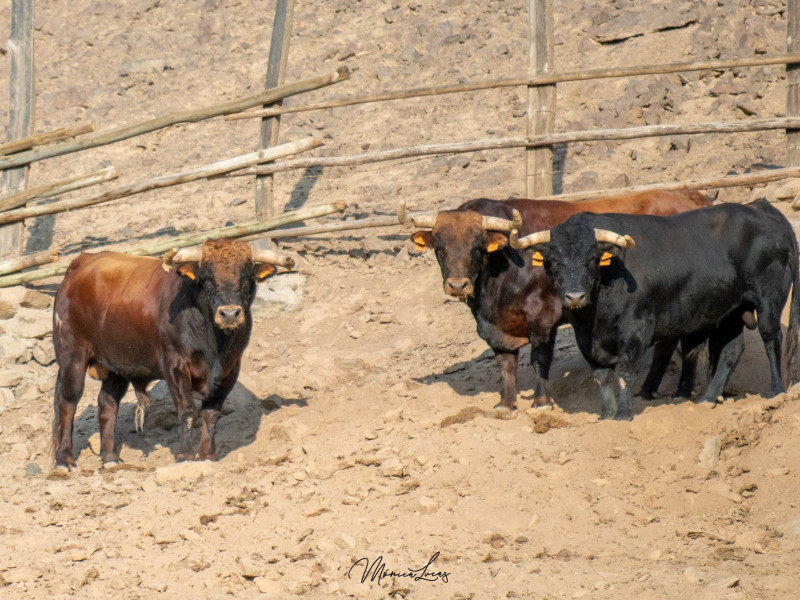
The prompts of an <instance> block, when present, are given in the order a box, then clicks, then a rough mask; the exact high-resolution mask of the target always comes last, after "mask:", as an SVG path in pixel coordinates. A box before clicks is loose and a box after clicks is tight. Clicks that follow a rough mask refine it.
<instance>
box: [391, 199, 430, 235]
mask: <svg viewBox="0 0 800 600" xmlns="http://www.w3.org/2000/svg"><path fill="white" fill-rule="evenodd" d="M438 214H439V213H435V212H432V213H423V214H421V215H416V216H414V217H409V216H408V215H407V214H406V201H405V200H400V202H398V203H397V220H398V221H400V223H401V224H403V225H406V226H408V225H413V226H414V227H425V228H427V229H433V226H434V225H436V216H437V215H438Z"/></svg>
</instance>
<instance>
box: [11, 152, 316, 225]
mask: <svg viewBox="0 0 800 600" xmlns="http://www.w3.org/2000/svg"><path fill="white" fill-rule="evenodd" d="M321 145H322V141H321V140H316V139H314V138H306V139H304V140H299V141H296V142H288V143H286V144H281V145H280V146H274V147H272V148H268V149H266V150H259V151H258V152H251V153H250V154H243V155H242V156H237V157H235V158H229V159H226V160H222V161H219V162H216V163H211V164H208V165H203V166H201V167H196V168H194V169H190V170H188V171H183V172H182V173H173V174H170V175H162V176H160V177H155V178H153V179H145V180H143V181H139V182H137V183H133V184H131V185H126V186H122V187H118V188H115V189H113V190H109V191H108V192H106V193H104V194H101V195H100V196H95V197H92V198H77V199H73V200H64V201H62V202H53V203H52V204H45V205H43V206H29V207H27V208H18V209H16V210H9V211H6V212H3V213H0V225H3V224H6V223H15V222H17V221H22V220H23V219H30V218H32V217H40V216H42V215H51V214H56V213H60V212H64V211H68V210H75V209H78V208H85V207H87V206H94V205H95V204H101V203H103V202H109V201H111V200H116V199H118V198H123V197H126V196H132V195H134V194H141V193H142V192H147V191H149V190H154V189H158V188H164V187H169V186H172V185H178V184H181V183H188V182H190V181H196V180H198V179H206V178H208V177H210V176H212V175H219V174H221V173H227V172H228V171H234V170H236V169H242V168H244V167H247V166H250V165H255V164H258V163H260V162H264V160H271V159H274V158H280V157H282V156H289V155H291V154H297V153H298V152H303V151H304V150H310V149H311V148H316V147H318V146H321Z"/></svg>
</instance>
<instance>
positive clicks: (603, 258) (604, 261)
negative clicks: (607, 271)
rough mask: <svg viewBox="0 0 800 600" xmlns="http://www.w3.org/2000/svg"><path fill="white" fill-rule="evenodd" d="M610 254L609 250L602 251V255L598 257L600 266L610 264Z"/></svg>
mask: <svg viewBox="0 0 800 600" xmlns="http://www.w3.org/2000/svg"><path fill="white" fill-rule="evenodd" d="M612 256H613V255H612V254H611V253H610V252H603V256H601V257H600V266H601V267H607V266H608V265H610V264H611V258H612Z"/></svg>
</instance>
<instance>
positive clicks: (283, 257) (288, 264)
mask: <svg viewBox="0 0 800 600" xmlns="http://www.w3.org/2000/svg"><path fill="white" fill-rule="evenodd" d="M250 251H251V252H252V253H253V262H259V263H269V264H271V265H278V266H279V267H285V268H287V269H293V268H294V259H293V258H292V257H291V256H289V255H288V254H284V253H283V252H277V251H275V250H262V249H261V248H253V247H252V246H250Z"/></svg>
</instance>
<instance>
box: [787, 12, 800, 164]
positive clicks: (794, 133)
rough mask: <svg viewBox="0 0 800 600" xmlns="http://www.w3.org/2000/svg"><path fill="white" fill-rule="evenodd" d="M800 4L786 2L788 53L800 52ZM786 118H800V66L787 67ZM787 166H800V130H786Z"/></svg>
mask: <svg viewBox="0 0 800 600" xmlns="http://www.w3.org/2000/svg"><path fill="white" fill-rule="evenodd" d="M798 11H800V2H798V0H786V12H787V17H786V29H787V35H786V51H787V52H800V14H798ZM786 85H787V91H786V116H787V117H798V116H800V64H797V63H795V64H791V65H788V64H787V65H786ZM786 164H787V165H789V166H791V167H797V166H800V129H787V130H786Z"/></svg>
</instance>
